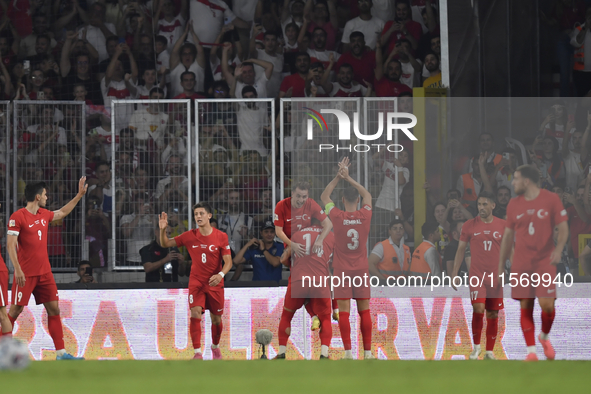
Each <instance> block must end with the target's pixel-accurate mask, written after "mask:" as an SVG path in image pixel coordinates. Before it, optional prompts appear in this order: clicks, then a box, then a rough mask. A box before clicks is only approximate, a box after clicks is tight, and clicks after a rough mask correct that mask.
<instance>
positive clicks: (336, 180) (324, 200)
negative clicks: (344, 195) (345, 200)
mask: <svg viewBox="0 0 591 394" xmlns="http://www.w3.org/2000/svg"><path fill="white" fill-rule="evenodd" d="M345 159H346V158H345ZM345 159H343V161H344V160H345ZM343 161H341V163H342V162H343ZM341 163H339V171H338V172H337V174H336V175H335V177H334V178H333V180H332V181H330V182H329V183H328V185H326V188H325V189H324V191H323V192H322V194H321V195H320V201H322V205H324V209H325V210H326V211H327V212H326V213H327V214H328V210H329V207H327V205H328V204H330V203H332V202H333V201H332V199H331V198H330V195H331V194H332V192H333V191H334V189H335V187H337V185H338V184H339V181H340V180H341V179H342V177H341V176H339V174H340V171H341Z"/></svg>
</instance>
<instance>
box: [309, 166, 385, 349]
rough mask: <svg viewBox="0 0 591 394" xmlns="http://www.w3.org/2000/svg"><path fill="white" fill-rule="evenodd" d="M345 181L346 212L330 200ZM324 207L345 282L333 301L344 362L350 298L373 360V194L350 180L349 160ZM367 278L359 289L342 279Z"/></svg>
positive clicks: (336, 266)
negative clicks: (370, 250) (370, 247)
mask: <svg viewBox="0 0 591 394" xmlns="http://www.w3.org/2000/svg"><path fill="white" fill-rule="evenodd" d="M341 179H343V180H345V181H347V182H348V183H350V184H351V186H350V187H348V188H346V189H345V190H344V192H343V198H342V202H343V205H344V206H345V211H342V210H340V209H338V208H336V207H335V206H334V203H333V201H332V200H331V198H330V195H331V194H332V192H333V190H334V189H335V187H336V186H337V184H338V183H339V181H340V180H341ZM360 195H361V198H362V207H361V209H359V210H357V205H358V204H359V196H360ZM320 199H321V200H322V203H323V204H325V206H326V208H325V210H326V212H327V213H328V216H329V218H330V220H331V221H332V223H333V226H334V227H333V228H334V234H335V248H334V257H333V262H332V266H333V271H334V272H333V275H334V276H335V277H339V278H341V280H342V281H343V282H346V283H341V285H340V286H336V287H335V290H334V298H335V299H336V300H337V302H338V305H339V312H340V316H339V328H340V330H341V338H342V340H343V346H344V348H345V358H347V359H351V358H353V355H352V353H351V324H350V322H349V315H350V310H351V298H354V299H355V300H356V301H357V312H358V313H359V316H360V318H361V334H362V336H363V349H364V358H365V359H371V358H374V356H373V355H372V353H371V335H372V334H371V331H372V323H371V314H370V311H369V299H370V296H371V294H370V288H369V263H368V261H367V237H368V235H369V228H370V224H371V214H372V211H371V194H370V193H369V192H368V191H367V190H366V189H365V188H364V187H363V186H361V185H360V184H359V183H358V182H356V181H355V180H354V179H353V178H351V176H349V159H348V158H344V159H343V160H342V161H341V162H340V163H339V171H338V173H337V175H336V176H335V178H334V179H333V180H332V181H331V182H330V183H329V184H328V185H327V186H326V189H324V192H322V195H321V196H320ZM347 277H350V278H351V281H353V278H355V277H358V278H366V279H363V281H364V282H363V283H362V284H361V286H359V282H358V281H359V279H357V283H356V284H355V283H351V282H349V281H348V280H343V278H347ZM366 281H367V282H366Z"/></svg>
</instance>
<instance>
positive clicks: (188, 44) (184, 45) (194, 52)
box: [180, 42, 197, 56]
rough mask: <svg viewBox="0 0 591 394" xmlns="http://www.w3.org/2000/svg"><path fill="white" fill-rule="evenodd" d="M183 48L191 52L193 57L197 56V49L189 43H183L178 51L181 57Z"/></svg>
mask: <svg viewBox="0 0 591 394" xmlns="http://www.w3.org/2000/svg"><path fill="white" fill-rule="evenodd" d="M185 48H189V49H190V50H191V52H192V54H193V56H197V47H196V46H195V45H193V44H191V43H190V42H185V43H184V44H183V46H182V47H181V50H180V54H181V55H182V53H183V51H184V50H185Z"/></svg>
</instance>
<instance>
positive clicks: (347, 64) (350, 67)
mask: <svg viewBox="0 0 591 394" xmlns="http://www.w3.org/2000/svg"><path fill="white" fill-rule="evenodd" d="M342 68H349V69H351V71H353V66H352V65H351V64H349V63H343V64H341V66H340V67H339V72H340V71H341V69H342Z"/></svg>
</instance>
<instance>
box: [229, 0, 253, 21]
mask: <svg viewBox="0 0 591 394" xmlns="http://www.w3.org/2000/svg"><path fill="white" fill-rule="evenodd" d="M258 2H259V1H258V0H239V1H233V2H232V11H233V12H234V15H236V16H237V17H238V18H240V19H242V20H243V21H246V22H251V21H252V20H254V13H255V11H256V8H257V4H258Z"/></svg>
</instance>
